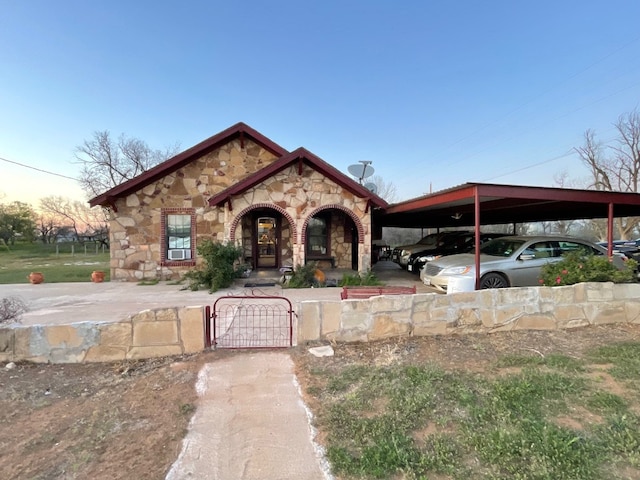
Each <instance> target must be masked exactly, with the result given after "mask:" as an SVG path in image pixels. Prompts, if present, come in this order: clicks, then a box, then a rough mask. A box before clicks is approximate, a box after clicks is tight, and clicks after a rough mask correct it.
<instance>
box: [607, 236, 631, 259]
mask: <svg viewBox="0 0 640 480" xmlns="http://www.w3.org/2000/svg"><path fill="white" fill-rule="evenodd" d="M598 245H602V246H603V247H604V248H607V245H608V244H607V242H598ZM612 247H613V251H614V253H621V254H623V255H624V256H625V257H627V258H633V259H634V260H638V257H639V255H640V238H638V239H636V240H614V241H613V242H612Z"/></svg>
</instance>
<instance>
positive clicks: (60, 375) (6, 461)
mask: <svg viewBox="0 0 640 480" xmlns="http://www.w3.org/2000/svg"><path fill="white" fill-rule="evenodd" d="M201 363H202V362H201V358H198V357H191V358H172V359H159V360H150V361H139V362H123V363H112V364H105V363H102V364H84V365H75V364H74V365H68V364H67V365H41V364H29V363H20V364H18V365H17V366H16V367H15V368H14V369H6V368H2V369H1V370H0V412H1V413H0V452H1V453H0V471H1V472H3V474H2V477H3V478H6V479H9V478H11V479H13V478H20V479H22V478H29V479H52V478H64V479H73V478H83V479H84V478H141V479H156V478H163V477H164V474H165V472H166V471H167V470H168V468H169V467H170V465H171V463H172V462H173V461H174V460H175V458H176V457H177V455H178V453H179V451H180V447H181V445H180V442H181V440H182V438H183V436H184V434H185V432H186V428H187V425H188V422H189V419H190V417H191V415H192V413H193V411H194V409H195V405H196V392H195V388H194V384H195V380H196V377H197V372H198V369H199V367H200V365H201Z"/></svg>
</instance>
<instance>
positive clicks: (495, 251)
mask: <svg viewBox="0 0 640 480" xmlns="http://www.w3.org/2000/svg"><path fill="white" fill-rule="evenodd" d="M523 243H524V240H512V239H510V238H497V239H495V240H490V241H488V242H487V243H485V244H484V245H481V246H480V253H483V254H485V255H492V256H494V257H510V256H511V255H513V253H514V252H515V251H516V250H518V249H519V248H520V247H521V246H522V244H523Z"/></svg>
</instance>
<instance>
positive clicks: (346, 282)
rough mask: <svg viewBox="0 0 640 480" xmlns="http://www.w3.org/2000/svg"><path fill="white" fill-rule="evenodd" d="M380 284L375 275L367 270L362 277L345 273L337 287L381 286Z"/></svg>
mask: <svg viewBox="0 0 640 480" xmlns="http://www.w3.org/2000/svg"><path fill="white" fill-rule="evenodd" d="M381 284H382V282H381V281H380V280H378V277H376V274H375V273H373V272H372V271H371V270H368V271H367V273H365V274H364V275H360V274H359V273H353V274H352V273H345V274H344V275H343V276H342V278H341V279H340V281H339V282H338V285H339V286H340V287H347V286H352V285H381Z"/></svg>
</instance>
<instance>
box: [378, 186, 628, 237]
mask: <svg viewBox="0 0 640 480" xmlns="http://www.w3.org/2000/svg"><path fill="white" fill-rule="evenodd" d="M476 196H477V198H478V207H479V212H478V213H479V217H480V219H479V222H480V224H481V225H492V224H505V223H528V222H541V221H551V220H578V219H591V218H607V217H608V215H609V208H611V209H612V210H613V216H615V217H636V216H640V195H639V194H637V193H630V192H605V191H599V190H598V191H596V190H578V189H569V188H549V187H528V186H517V185H499V184H489V183H465V184H463V185H458V186H456V187H452V188H448V189H446V190H441V191H438V192H434V193H431V194H428V195H424V196H421V197H417V198H413V199H410V200H406V201H404V202H399V203H395V204H393V205H389V206H388V207H387V208H385V209H384V210H383V211H380V212H378V213H379V216H378V217H377V220H378V221H379V222H380V223H381V224H382V225H383V226H390V227H453V226H456V227H457V226H470V225H474V224H475V221H476V220H475V198H476Z"/></svg>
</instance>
